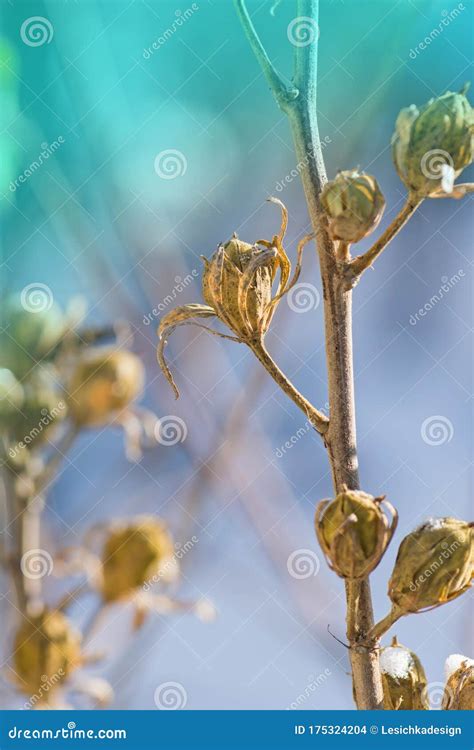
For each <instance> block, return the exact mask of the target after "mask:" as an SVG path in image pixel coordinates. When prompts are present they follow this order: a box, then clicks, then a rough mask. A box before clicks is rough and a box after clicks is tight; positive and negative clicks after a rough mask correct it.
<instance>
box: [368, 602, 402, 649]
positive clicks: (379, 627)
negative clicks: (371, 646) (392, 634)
mask: <svg viewBox="0 0 474 750" xmlns="http://www.w3.org/2000/svg"><path fill="white" fill-rule="evenodd" d="M405 614H406V612H405V611H404V610H402V609H399V608H398V607H395V606H394V607H392V609H391V610H390V612H389V613H388V615H386V617H384V618H383V620H380V622H378V623H376V625H374V626H373V628H372V629H371V630H370V631H369V632H368V633H367V639H368V640H369V641H377V640H378V639H379V638H381V637H382V636H383V635H384V634H385V633H386V632H387V630H390V628H391V627H392V625H393V624H394V623H396V622H397V620H399V619H400V617H403V615H405Z"/></svg>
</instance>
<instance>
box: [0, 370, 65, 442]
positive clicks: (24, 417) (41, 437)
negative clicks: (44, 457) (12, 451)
mask: <svg viewBox="0 0 474 750" xmlns="http://www.w3.org/2000/svg"><path fill="white" fill-rule="evenodd" d="M66 415H67V406H66V403H65V401H64V399H63V395H62V393H60V392H59V391H58V390H57V387H56V383H55V382H54V379H53V378H52V377H51V376H50V374H49V373H48V371H47V369H46V368H42V369H41V370H40V371H39V372H36V373H35V374H34V376H33V377H31V378H29V379H27V380H24V381H23V402H22V404H21V406H19V407H18V408H17V409H16V411H15V413H14V414H12V415H11V417H10V423H9V427H10V432H11V436H12V438H13V439H14V440H15V441H17V445H16V446H15V448H16V449H21V448H24V447H26V448H27V449H29V448H32V449H33V448H35V447H38V446H39V445H41V444H42V443H43V442H44V441H45V439H46V437H47V436H48V434H49V433H50V432H51V430H52V429H53V428H54V427H55V426H57V424H58V423H59V422H60V421H61V420H63V419H64V418H65V417H66Z"/></svg>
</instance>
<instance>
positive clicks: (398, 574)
mask: <svg viewBox="0 0 474 750" xmlns="http://www.w3.org/2000/svg"><path fill="white" fill-rule="evenodd" d="M473 574H474V529H473V526H472V524H469V523H466V522H465V521H459V520H458V519H457V518H431V519H429V520H428V521H426V522H425V523H423V524H422V525H421V526H419V527H418V528H417V529H415V531H412V533H411V534H408V536H406V537H405V539H403V541H402V543H401V544H400V548H399V550H398V554H397V559H396V561H395V567H394V569H393V573H392V576H391V578H390V581H389V585H388V594H389V596H390V599H391V600H392V602H393V604H394V605H396V607H398V608H399V610H402V611H403V612H420V611H423V610H425V609H430V608H431V607H437V606H439V605H440V604H444V602H449V601H451V600H452V599H455V598H456V597H457V596H460V594H462V593H463V592H464V591H466V590H467V589H468V588H469V587H470V585H471V580H472V577H473Z"/></svg>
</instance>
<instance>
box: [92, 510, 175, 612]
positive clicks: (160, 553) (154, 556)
mask: <svg viewBox="0 0 474 750" xmlns="http://www.w3.org/2000/svg"><path fill="white" fill-rule="evenodd" d="M177 569H178V565H177V560H176V558H175V556H174V547H173V540H172V538H171V536H170V534H169V532H168V530H167V528H166V526H165V525H164V524H163V523H162V522H161V521H158V520H156V518H154V517H153V516H144V517H141V518H138V519H136V520H135V521H132V522H131V523H129V524H127V525H125V526H121V527H118V528H116V529H114V530H112V532H111V533H110V534H109V536H108V538H107V539H106V541H105V544H104V549H103V553H102V596H103V598H104V600H105V601H107V602H111V601H116V600H117V599H121V598H123V597H126V596H128V595H130V594H132V593H133V592H134V591H135V590H136V589H138V588H140V587H143V586H144V585H145V584H151V583H154V582H155V581H164V582H169V581H171V580H173V579H174V578H175V577H176V573H177Z"/></svg>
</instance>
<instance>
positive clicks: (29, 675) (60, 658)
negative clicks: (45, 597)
mask: <svg viewBox="0 0 474 750" xmlns="http://www.w3.org/2000/svg"><path fill="white" fill-rule="evenodd" d="M13 659H14V668H15V672H16V674H17V678H18V683H19V687H20V689H21V691H22V692H24V693H26V694H35V693H37V692H38V690H40V689H41V685H42V684H43V683H44V682H45V681H46V680H47V682H48V689H52V687H53V686H54V687H57V686H58V685H60V684H61V683H62V682H64V680H65V679H66V678H67V677H68V676H69V675H70V674H71V672H72V671H73V670H74V669H75V668H76V667H78V666H79V665H80V663H81V638H80V635H79V634H78V633H77V632H76V631H75V630H74V628H73V627H72V625H71V623H70V622H69V620H68V619H67V618H66V617H65V616H64V615H63V614H62V613H61V612H58V611H55V610H44V611H43V612H42V613H41V614H40V615H36V616H33V617H28V619H24V620H23V622H22V624H21V625H20V627H19V629H18V630H17V632H16V635H15V641H14V657H13Z"/></svg>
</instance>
